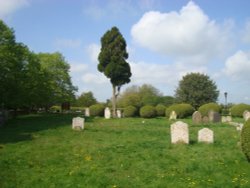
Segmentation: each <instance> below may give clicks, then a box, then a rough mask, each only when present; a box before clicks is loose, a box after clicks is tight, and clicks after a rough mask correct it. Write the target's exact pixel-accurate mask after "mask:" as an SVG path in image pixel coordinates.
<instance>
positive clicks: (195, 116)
mask: <svg viewBox="0 0 250 188" xmlns="http://www.w3.org/2000/svg"><path fill="white" fill-rule="evenodd" d="M192 120H193V124H200V123H201V122H202V115H201V113H200V112H199V111H195V112H194V113H193V115H192Z"/></svg>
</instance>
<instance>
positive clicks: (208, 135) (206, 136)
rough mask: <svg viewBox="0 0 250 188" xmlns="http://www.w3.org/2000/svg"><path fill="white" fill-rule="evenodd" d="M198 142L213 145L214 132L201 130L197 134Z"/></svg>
mask: <svg viewBox="0 0 250 188" xmlns="http://www.w3.org/2000/svg"><path fill="white" fill-rule="evenodd" d="M198 142H205V143H213V142H214V132H213V131H212V130H210V129H208V128H203V129H201V130H199V132H198Z"/></svg>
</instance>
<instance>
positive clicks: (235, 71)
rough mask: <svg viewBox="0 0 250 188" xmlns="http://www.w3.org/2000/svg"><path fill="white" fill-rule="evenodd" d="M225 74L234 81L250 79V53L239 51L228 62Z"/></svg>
mask: <svg viewBox="0 0 250 188" xmlns="http://www.w3.org/2000/svg"><path fill="white" fill-rule="evenodd" d="M224 73H225V74H226V75H228V76H229V77H231V78H232V79H234V80H245V81H249V79H250V74H249V73H250V52H244V51H241V50H240V51H238V52H236V53H235V54H234V55H232V56H231V57H229V58H228V59H227V60H226V63H225V68H224Z"/></svg>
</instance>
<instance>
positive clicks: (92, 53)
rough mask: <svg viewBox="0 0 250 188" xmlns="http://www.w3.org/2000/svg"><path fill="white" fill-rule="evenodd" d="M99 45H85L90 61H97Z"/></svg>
mask: <svg viewBox="0 0 250 188" xmlns="http://www.w3.org/2000/svg"><path fill="white" fill-rule="evenodd" d="M100 50H101V47H100V45H98V44H95V43H93V44H90V45H89V46H87V48H86V51H87V53H88V55H89V57H90V60H91V62H92V63H96V64H97V63H98V55H99V53H100Z"/></svg>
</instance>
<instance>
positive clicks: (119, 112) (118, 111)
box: [116, 110, 122, 118]
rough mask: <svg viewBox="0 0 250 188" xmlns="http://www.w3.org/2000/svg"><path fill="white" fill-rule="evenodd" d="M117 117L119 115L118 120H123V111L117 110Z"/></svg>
mask: <svg viewBox="0 0 250 188" xmlns="http://www.w3.org/2000/svg"><path fill="white" fill-rule="evenodd" d="M116 115H117V117H118V118H122V112H121V110H116Z"/></svg>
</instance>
